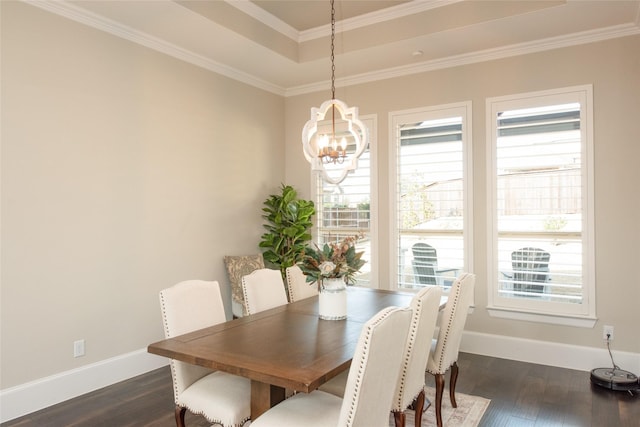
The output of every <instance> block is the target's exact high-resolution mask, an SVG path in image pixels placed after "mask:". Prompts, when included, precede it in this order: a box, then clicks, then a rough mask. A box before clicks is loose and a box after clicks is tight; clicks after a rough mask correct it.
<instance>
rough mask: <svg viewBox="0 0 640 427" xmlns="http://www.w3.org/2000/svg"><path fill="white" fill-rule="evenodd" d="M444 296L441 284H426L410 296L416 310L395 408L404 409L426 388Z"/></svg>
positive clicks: (393, 407) (395, 399) (406, 347)
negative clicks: (430, 355) (427, 371)
mask: <svg viewBox="0 0 640 427" xmlns="http://www.w3.org/2000/svg"><path fill="white" fill-rule="evenodd" d="M441 296H442V288H441V287H440V286H427V287H425V288H422V289H421V290H420V291H419V292H418V293H417V294H416V295H415V296H414V297H413V299H412V300H411V305H410V307H411V309H412V311H413V313H412V316H411V326H410V327H409V334H408V336H407V342H406V344H405V352H404V358H403V361H402V367H401V369H400V375H399V377H398V383H397V385H396V392H395V397H394V400H393V406H392V407H391V410H392V411H403V410H405V409H406V408H407V407H409V405H411V403H413V399H415V397H416V396H417V395H418V393H420V392H421V391H422V390H423V389H424V385H425V378H424V372H425V370H426V368H427V359H428V357H429V351H430V350H431V338H432V337H433V331H434V330H435V327H436V320H437V319H438V311H439V308H440V297H441Z"/></svg>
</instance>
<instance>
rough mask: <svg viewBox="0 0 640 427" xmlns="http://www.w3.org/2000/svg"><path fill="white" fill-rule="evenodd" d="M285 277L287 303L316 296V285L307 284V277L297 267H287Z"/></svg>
mask: <svg viewBox="0 0 640 427" xmlns="http://www.w3.org/2000/svg"><path fill="white" fill-rule="evenodd" d="M286 276H287V277H286V279H287V290H288V291H289V302H294V301H299V300H301V299H305V298H309V297H312V296H315V295H318V285H317V284H316V283H315V282H313V283H309V282H307V276H305V275H304V273H303V272H302V270H301V269H300V267H298V266H297V265H294V266H291V267H287V269H286Z"/></svg>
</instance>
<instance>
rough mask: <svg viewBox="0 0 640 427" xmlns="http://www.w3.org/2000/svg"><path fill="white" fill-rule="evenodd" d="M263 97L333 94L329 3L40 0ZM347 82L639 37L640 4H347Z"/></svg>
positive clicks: (338, 61)
mask: <svg viewBox="0 0 640 427" xmlns="http://www.w3.org/2000/svg"><path fill="white" fill-rule="evenodd" d="M31 4H33V5H34V6H38V7H41V8H43V9H46V10H49V11H51V12H54V13H57V14H60V15H63V16H66V17H68V18H70V19H73V20H76V21H79V22H82V23H84V24H87V25H91V26H93V27H96V28H99V29H101V30H103V31H107V32H109V33H112V34H115V35H117V36H119V37H123V38H125V39H128V40H131V41H134V42H136V43H139V44H142V45H145V46H148V47H150V48H153V49H156V50H158V51H161V52H164V53H166V54H169V55H172V56H175V57H177V58H180V59H182V60H185V61H188V62H191V63H194V64H196V65H198V66H201V67H204V68H207V69H210V70H212V71H215V72H218V73H221V74H223V75H226V76H229V77H232V78H234V79H237V80H240V81H243V82H245V83H248V84H251V85H254V86H256V87H260V88H262V89H265V90H268V91H271V92H274V93H278V94H281V95H285V96H289V95H296V94H300V93H306V92H311V91H317V90H325V89H328V88H329V79H330V77H331V63H330V59H329V57H330V34H331V32H330V17H331V7H330V3H329V1H328V0H322V1H319V0H254V1H249V0H184V1H182V0H175V1H172V0H126V1H113V0H104V1H103V0H63V1H51V0H41V1H37V2H33V3H31ZM335 12H336V21H337V22H336V40H335V54H336V57H335V66H336V86H338V87H339V86H342V85H348V84H356V83H362V82H367V81H375V80H379V79H384V78H390V77H398V76H403V75H408V74H412V73H417V72H422V71H428V70H433V69H438V68H446V67H452V66H457V65H463V64H467V63H472V62H478V61H484V60H489V59H496V58H501V57H507V56H513V55H520V54H526V53H531V52H536V51H541V50H547V49H554V48H559V47H563V46H570V45H575V44H581V43H588V42H593V41H598V40H605V39H609V38H613V37H622V36H627V35H633V34H640V0H620V1H618V0H566V1H562V0H531V1H528V0H495V1H493V0H373V1H369V0H342V1H341V0H336V3H335Z"/></svg>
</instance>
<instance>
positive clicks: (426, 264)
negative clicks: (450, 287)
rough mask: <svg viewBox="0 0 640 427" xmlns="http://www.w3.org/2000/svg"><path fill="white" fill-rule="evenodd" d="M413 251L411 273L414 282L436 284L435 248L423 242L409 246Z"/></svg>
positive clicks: (436, 260) (436, 261)
mask: <svg viewBox="0 0 640 427" xmlns="http://www.w3.org/2000/svg"><path fill="white" fill-rule="evenodd" d="M411 251H412V253H413V274H414V277H415V279H414V280H415V282H416V283H418V284H421V285H436V284H437V283H436V270H437V269H438V253H437V251H436V249H435V248H434V247H433V246H431V245H429V244H427V243H423V242H418V243H416V244H414V245H413V246H412V247H411Z"/></svg>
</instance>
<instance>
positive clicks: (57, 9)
mask: <svg viewBox="0 0 640 427" xmlns="http://www.w3.org/2000/svg"><path fill="white" fill-rule="evenodd" d="M23 1H25V2H26V3H28V4H31V5H33V6H36V7H39V8H41V9H44V10H47V11H49V12H51V13H55V14H57V15H61V16H64V17H66V18H68V19H71V20H73V21H76V22H79V23H82V24H85V25H88V26H90V27H94V28H96V29H99V30H102V31H105V32H107V33H110V34H113V35H115V36H117V37H120V38H123V39H126V40H129V41H132V42H134V43H137V44H140V45H143V46H146V47H148V48H151V49H154V50H156V51H158V52H161V53H164V54H166V55H169V56H172V57H174V58H177V59H180V60H183V61H185V62H188V63H191V64H194V65H196V66H199V67H202V68H204V69H207V70H209V71H213V72H215V73H218V74H221V75H223V76H225V77H228V78H231V79H234V80H237V81H240V82H242V83H245V84H248V85H250V86H254V87H256V88H259V89H262V90H265V91H267V92H271V93H274V94H276V95H280V96H285V97H289V96H296V95H302V94H306V93H312V92H319V91H323V90H326V89H327V88H328V87H330V82H329V81H328V80H326V81H320V82H315V83H310V84H306V85H300V86H294V87H290V88H284V87H281V86H278V85H275V84H272V83H269V82H267V81H265V80H263V79H260V78H257V77H256V76H253V75H251V74H249V73H246V72H244V71H240V70H238V69H235V68H233V67H230V66H228V65H225V64H223V63H220V62H217V61H214V60H212V59H209V58H206V57H204V56H202V55H199V54H196V53H194V52H191V51H188V50H186V49H183V48H181V47H179V46H177V45H175V44H172V43H169V42H167V41H165V40H162V39H159V38H157V37H154V36H151V35H149V34H146V33H143V32H141V31H137V30H134V29H132V28H130V27H128V26H125V25H122V24H120V23H118V22H115V21H112V20H110V19H107V18H104V17H102V16H100V15H97V14H94V13H92V12H89V11H87V10H85V9H82V8H79V7H77V6H75V5H73V4H71V3H69V2H67V1H64V0H63V1H55V2H53V1H48V0H23ZM455 1H459V0H452V1H449V0H434V1H427V2H416V5H415V6H414V7H419V6H422V7H426V6H427V5H429V6H430V7H432V8H433V7H437V6H436V4H438V5H440V6H441V5H443V4H444V3H446V4H450V3H452V2H455ZM241 3H248V2H241ZM402 9H403V13H405V12H407V7H405V8H402ZM414 12H415V10H414ZM637 34H640V8H638V14H637V15H636V21H635V23H632V24H621V25H616V26H612V27H607V28H602V29H597V30H590V31H584V32H580V33H574V34H569V35H565V36H558V37H551V38H547V39H541V40H535V41H532V42H527V43H520V44H514V45H510V46H504V47H499V48H494V49H487V50H482V51H477V52H471V53H466V54H462V55H455V56H450V57H447V58H442V59H437V60H432V61H425V62H421V63H418V64H410V65H405V66H399V67H393V68H388V69H384V70H378V71H373V72H368V73H363V74H358V75H354V76H349V77H343V78H338V79H336V86H339V87H345V86H352V85H357V84H363V83H370V82H374V81H377V80H385V79H391V78H397V77H403V76H407V75H411V74H418V73H424V72H428V71H434V70H440V69H444V68H451V67H458V66H461V65H468V64H473V63H478V62H484V61H491V60H496V59H502V58H507V57H511V56H519V55H526V54H530V53H536V52H542V51H546V50H552V49H559V48H564V47H570V46H576V45H581V44H586V43H594V42H598V41H603V40H608V39H612V38H618V37H626V36H632V35H637Z"/></svg>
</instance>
